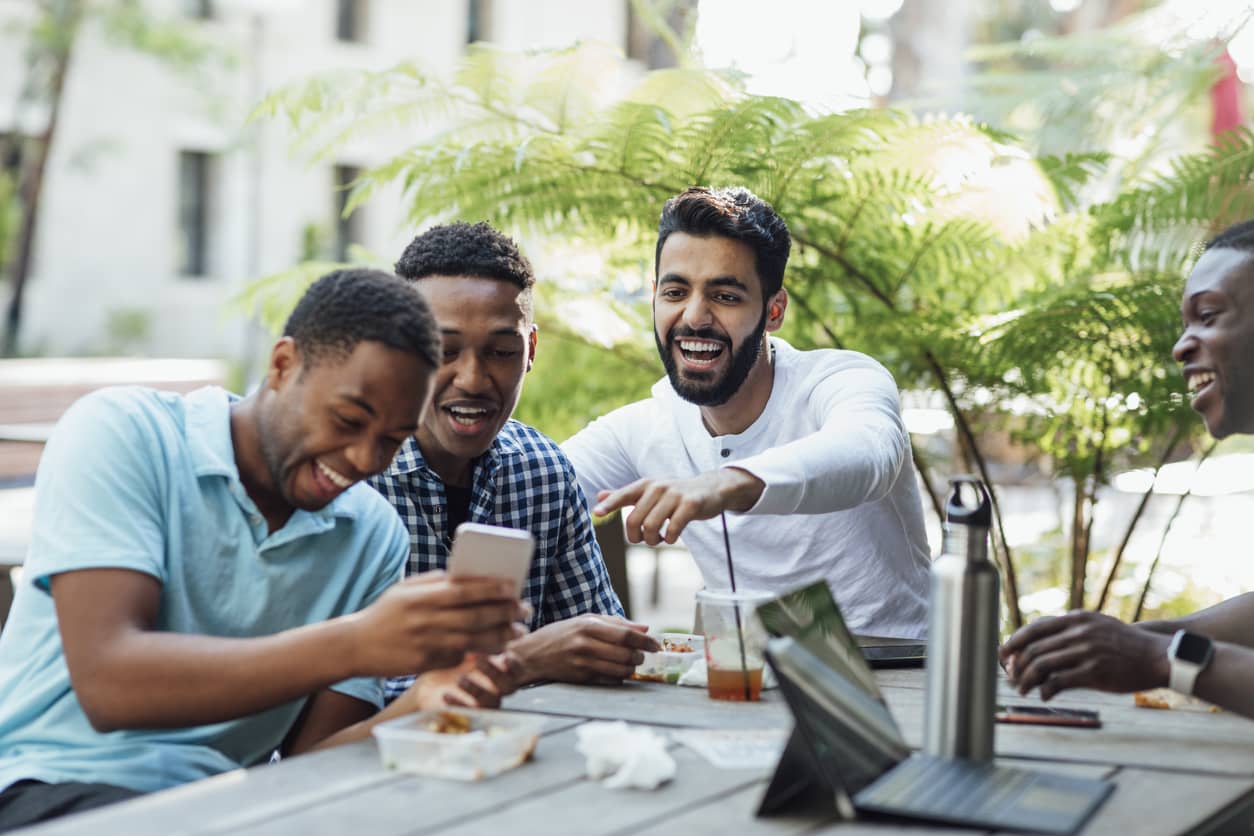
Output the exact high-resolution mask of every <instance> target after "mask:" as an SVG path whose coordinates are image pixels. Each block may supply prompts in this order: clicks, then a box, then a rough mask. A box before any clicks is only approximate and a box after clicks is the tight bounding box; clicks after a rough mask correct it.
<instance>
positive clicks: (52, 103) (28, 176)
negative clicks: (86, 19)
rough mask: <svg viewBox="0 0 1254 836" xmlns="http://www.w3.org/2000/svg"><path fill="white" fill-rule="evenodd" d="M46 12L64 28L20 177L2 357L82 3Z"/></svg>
mask: <svg viewBox="0 0 1254 836" xmlns="http://www.w3.org/2000/svg"><path fill="white" fill-rule="evenodd" d="M49 14H50V15H55V16H58V17H60V18H61V20H60V21H58V23H59V25H60V26H61V27H64V29H63V31H62V33H61V34H60V39H59V40H58V42H57V43H55V44H54V46H53V48H52V50H51V57H52V71H51V73H50V76H49V82H48V91H47V98H48V123H47V124H46V125H45V126H44V129H43V131H42V132H41V133H40V134H39V135H38V136H37V137H35V141H34V143H33V144H34V146H35V148H34V153H33V155H32V158H31V160H30V163H29V167H28V168H27V169H26V171H25V172H23V177H22V183H21V192H20V194H21V205H22V221H21V225H20V226H19V227H18V235H17V252H16V254H15V255H14V258H13V270H12V273H11V274H10V276H11V279H12V285H13V290H12V296H10V298H9V306H8V310H7V312H6V315H5V329H4V345H3V349H2V351H3V356H5V357H13V356H14V355H16V354H17V351H18V335H19V332H20V330H21V327H22V299H23V296H24V293H25V290H26V280H27V279H28V278H29V276H30V269H31V262H32V260H33V259H34V254H35V232H36V229H37V225H38V221H39V206H40V201H41V199H42V198H43V188H44V177H45V174H46V172H47V169H48V157H49V156H50V154H51V153H52V143H53V142H54V141H55V139H56V135H57V124H58V122H59V120H60V116H61V99H62V95H61V94H62V93H63V92H64V90H65V79H66V75H67V74H68V72H69V69H70V55H71V54H72V53H73V48H74V41H75V39H76V37H77V35H78V27H79V23H80V22H81V21H82V16H83V7H82V2H81V0H69V2H67V3H66V4H65V5H64V6H63V7H62V8H61V9H60V10H59V12H58V11H51V12H49ZM32 37H37V36H32Z"/></svg>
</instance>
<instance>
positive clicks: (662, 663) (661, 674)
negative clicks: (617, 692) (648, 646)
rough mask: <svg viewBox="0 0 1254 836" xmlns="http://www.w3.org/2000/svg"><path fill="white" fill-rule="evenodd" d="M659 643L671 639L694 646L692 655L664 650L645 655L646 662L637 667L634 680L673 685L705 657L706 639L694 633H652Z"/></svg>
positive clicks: (633, 676) (633, 675)
mask: <svg viewBox="0 0 1254 836" xmlns="http://www.w3.org/2000/svg"><path fill="white" fill-rule="evenodd" d="M649 635H651V636H653V637H654V638H655V639H657V640H658V641H662V640H664V639H671V640H673V641H682V642H687V643H688V644H689V645H691V646H692V652H690V653H676V652H674V651H668V650H662V651H658V652H657V653H646V654H644V661H643V662H641V663H640V664H639V665H637V666H636V672H635V673H634V674H632V677H631V678H632V679H640V680H644V681H646V682H668V683H670V684H672V685H674V684H675V683H677V682H679V678H680V677H681V676H683V675H684V674H685V673H687V672H688V669H689V668H691V667H692V666H693V665H694V664H695V663H696V661H697V660H698V659H701V658H703V657H704V655H705V638H704V637H702V636H696V635H693V634H692V633H650V634H649Z"/></svg>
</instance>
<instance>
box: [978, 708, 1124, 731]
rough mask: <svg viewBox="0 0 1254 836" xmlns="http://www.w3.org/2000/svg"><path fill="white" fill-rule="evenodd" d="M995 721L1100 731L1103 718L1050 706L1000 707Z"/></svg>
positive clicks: (1095, 713) (1093, 713)
mask: <svg viewBox="0 0 1254 836" xmlns="http://www.w3.org/2000/svg"><path fill="white" fill-rule="evenodd" d="M993 716H994V719H996V720H997V722H999V723H1016V724H1020V725H1027V726H1073V727H1075V728H1081V729H1099V728H1101V726H1102V721H1101V718H1100V717H1099V716H1098V714H1097V712H1096V711H1089V710H1088V709H1084V708H1055V707H1053V706H1048V705H999V706H997V713H996V714H995V715H993Z"/></svg>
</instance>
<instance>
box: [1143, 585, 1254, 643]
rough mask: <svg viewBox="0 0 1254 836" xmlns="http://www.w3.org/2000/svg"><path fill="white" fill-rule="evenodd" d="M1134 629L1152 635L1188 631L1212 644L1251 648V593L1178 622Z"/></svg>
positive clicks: (1150, 623)
mask: <svg viewBox="0 0 1254 836" xmlns="http://www.w3.org/2000/svg"><path fill="white" fill-rule="evenodd" d="M1137 626H1138V627H1140V628H1142V629H1145V630H1152V631H1154V632H1155V633H1174V632H1176V631H1177V630H1189V631H1191V632H1194V633H1200V634H1202V635H1204V636H1208V637H1210V638H1211V639H1213V640H1214V641H1220V642H1228V643H1230V644H1237V645H1241V646H1244V647H1254V593H1249V592H1247V593H1245V594H1243V595H1238V596H1236V597H1235V598H1230V599H1228V600H1227V601H1222V602H1220V603H1218V604H1216V605H1215V606H1213V607H1207V608H1206V609H1204V610H1199V611H1197V612H1195V613H1192V614H1191V615H1186V616H1182V617H1181V618H1172V619H1164V620H1160V621H1141V622H1138V623H1137Z"/></svg>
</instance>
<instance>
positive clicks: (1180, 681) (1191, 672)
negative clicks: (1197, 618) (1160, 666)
mask: <svg viewBox="0 0 1254 836" xmlns="http://www.w3.org/2000/svg"><path fill="white" fill-rule="evenodd" d="M1214 655H1215V648H1214V646H1213V644H1212V643H1211V640H1210V639H1208V638H1206V637H1205V636H1199V635H1198V634H1197V633H1190V632H1189V631H1188V630H1177V631H1176V634H1175V635H1174V636H1172V637H1171V644H1170V645H1168V646H1167V662H1168V664H1169V665H1170V666H1171V674H1170V676H1169V678H1168V680H1167V683H1168V685H1167V687H1169V688H1170V689H1171V690H1173V691H1175V692H1176V693H1177V694H1184V695H1185V696H1189V695H1190V694H1192V693H1193V683H1194V682H1196V681H1197V677H1198V674H1200V673H1201V672H1202V671H1204V670H1205V669H1206V666H1207V665H1209V664H1210V660H1211V657H1212V656H1214Z"/></svg>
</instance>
